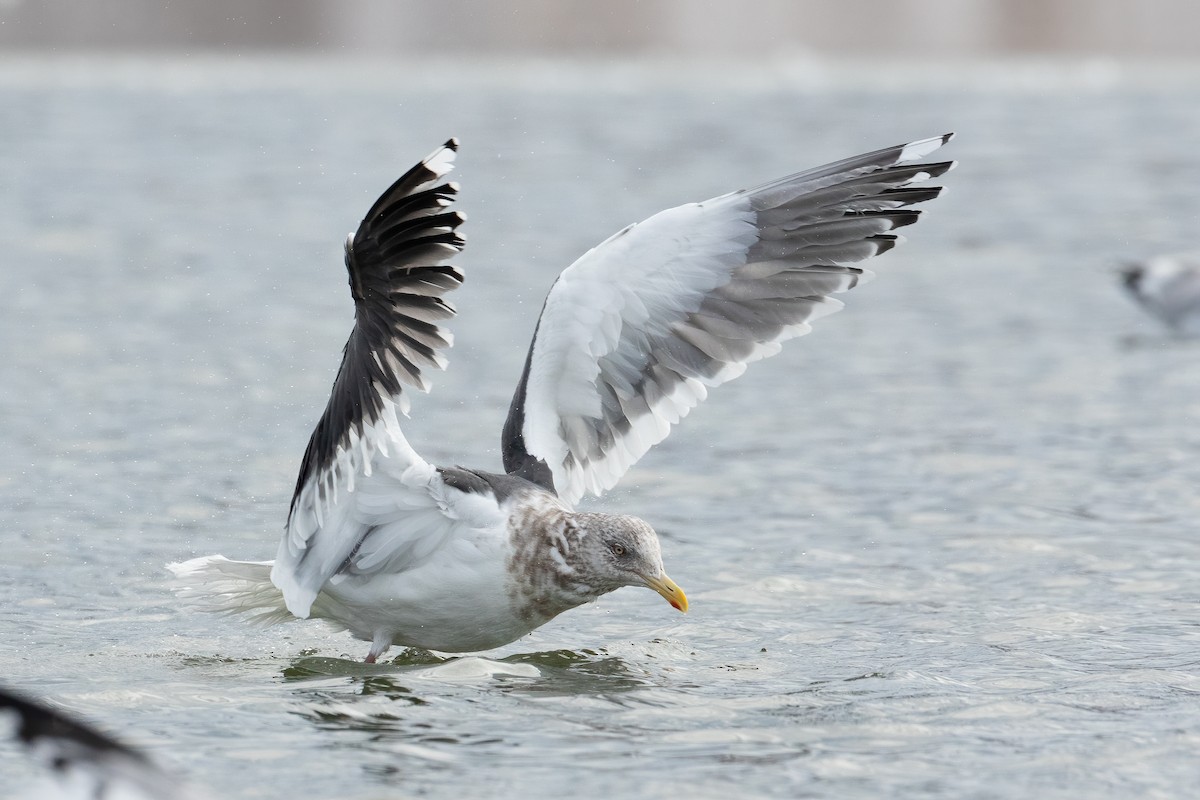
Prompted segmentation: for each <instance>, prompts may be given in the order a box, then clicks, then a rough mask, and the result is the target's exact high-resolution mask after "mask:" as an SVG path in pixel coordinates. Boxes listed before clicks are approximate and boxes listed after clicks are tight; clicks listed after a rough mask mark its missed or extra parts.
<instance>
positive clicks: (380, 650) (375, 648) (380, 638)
mask: <svg viewBox="0 0 1200 800" xmlns="http://www.w3.org/2000/svg"><path fill="white" fill-rule="evenodd" d="M391 646H392V635H391V634H390V633H384V632H383V631H380V632H378V633H376V634H375V639H374V640H373V641H372V642H371V652H369V653H367V657H366V658H365V659H363V661H364V663H367V664H374V663H375V661H376V660H377V659H378V658H379V657H380V656H381V655H383V654H384V653H386V652H387V649H388V648H389V647H391Z"/></svg>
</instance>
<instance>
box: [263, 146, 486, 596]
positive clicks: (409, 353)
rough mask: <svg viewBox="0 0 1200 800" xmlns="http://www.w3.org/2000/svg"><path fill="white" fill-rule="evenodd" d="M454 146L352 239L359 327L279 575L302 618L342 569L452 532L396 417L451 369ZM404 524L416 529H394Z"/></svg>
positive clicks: (308, 456) (386, 196) (297, 500)
mask: <svg viewBox="0 0 1200 800" xmlns="http://www.w3.org/2000/svg"><path fill="white" fill-rule="evenodd" d="M457 149H458V142H457V141H456V140H454V139H451V140H450V141H448V142H446V144H445V145H443V146H442V147H440V148H438V149H437V150H435V151H434V152H433V153H432V154H430V155H429V156H428V157H427V158H426V159H425V160H423V161H422V162H421V163H420V164H417V165H416V166H415V167H413V168H412V169H411V170H409V171H408V172H407V173H405V174H404V175H403V176H402V177H401V178H400V179H399V180H397V181H396V182H395V183H394V184H392V186H391V187H390V188H388V190H387V191H386V192H384V193H383V195H382V196H380V198H379V199H378V200H377V201H376V202H375V204H374V205H373V206H372V207H371V210H370V211H368V212H367V215H366V217H365V218H364V219H363V221H362V224H361V225H359V227H358V230H357V231H356V232H355V233H354V234H352V235H351V236H350V237H349V238H348V239H347V241H346V269H347V270H348V272H349V274H350V293H351V295H352V296H353V298H354V330H353V331H352V332H351V334H350V339H349V340H348V341H347V342H346V347H345V349H344V351H343V353H342V364H341V367H340V369H339V370H338V374H337V378H336V379H335V381H334V384H333V389H332V391H331V392H330V396H329V403H328V405H327V406H326V407H325V413H324V415H323V416H322V417H321V419H320V421H319V422H318V423H317V426H316V429H315V430H314V431H313V433H312V437H311V438H310V439H309V442H308V448H307V449H306V450H305V453H304V459H303V461H302V462H301V465H300V474H299V477H298V478H297V479H296V490H295V493H294V494H293V496H292V504H291V509H290V510H289V512H288V521H287V530H286V532H285V533H284V536H283V540H282V541H281V542H280V545H279V550H278V554H277V557H276V560H275V565H274V568H273V569H272V572H271V580H272V581H274V583H275V585H276V586H278V587H279V588H280V589H281V590H282V591H283V594H284V598H285V599H286V601H287V604H288V609H289V610H290V611H291V612H292V613H293V614H296V615H297V616H300V617H304V616H307V615H308V613H309V609H310V606H311V605H312V602H313V599H314V598H315V597H316V595H317V593H318V592H319V591H320V590H321V587H322V586H323V585H324V583H325V581H326V580H328V579H329V578H330V577H331V576H333V575H334V574H336V573H338V572H339V571H345V570H350V569H354V568H356V566H362V567H363V569H372V568H382V567H383V565H389V566H391V567H397V566H398V565H399V564H400V563H402V562H403V561H404V560H405V558H406V556H413V557H416V555H417V554H419V553H421V552H427V551H428V550H429V549H430V548H435V547H436V546H437V544H438V543H440V541H441V539H442V538H443V537H444V536H445V535H447V532H448V531H449V530H450V529H451V527H452V524H453V520H451V519H449V518H447V517H446V516H445V515H444V514H443V513H442V511H441V510H439V506H438V503H437V498H436V497H434V496H433V495H435V494H437V493H438V492H439V491H440V490H441V489H442V488H443V485H442V483H441V481H440V479H439V476H438V474H437V471H436V470H435V469H434V468H433V467H432V466H430V465H429V464H428V463H426V462H425V460H424V459H422V458H421V457H420V456H419V455H417V453H416V452H415V451H414V450H413V449H412V447H411V446H410V445H409V443H408V441H407V440H406V439H405V438H404V434H403V432H402V431H401V428H400V422H399V417H398V416H397V411H399V412H400V413H401V414H406V413H407V412H408V406H409V391H410V390H411V389H419V390H421V391H428V388H429V386H428V383H427V380H426V375H425V372H424V371H425V370H427V369H429V368H436V369H442V368H444V366H445V363H446V362H445V359H444V357H443V356H442V354H441V352H440V351H441V350H442V349H444V348H447V347H449V346H450V344H451V336H450V334H449V333H448V332H447V331H445V330H443V329H442V328H441V327H440V326H439V325H438V322H439V321H441V320H444V319H447V318H449V317H451V316H453V315H454V307H453V306H452V305H450V304H449V303H448V302H446V301H445V300H443V299H442V295H443V294H444V293H446V292H448V291H450V290H452V289H455V288H456V287H458V286H459V285H460V284H461V283H462V280H463V277H462V273H460V272H459V271H458V269H456V268H455V267H452V266H449V265H445V264H441V263H440V262H441V261H442V259H444V258H446V257H448V256H451V255H454V254H456V253H458V252H460V251H461V250H462V246H463V239H462V237H461V236H460V235H459V234H458V232H457V228H458V226H459V225H460V224H461V223H462V222H463V216H462V215H461V214H459V213H458V212H456V211H450V210H448V206H449V205H450V203H451V202H452V201H453V199H454V196H455V194H457V192H458V187H457V186H456V185H455V184H453V183H448V182H445V181H443V180H442V178H443V177H444V176H445V175H446V173H448V172H449V171H450V170H451V168H452V166H453V161H454V154H455V152H456V150H457ZM401 518H405V519H406V520H407V521H408V522H411V523H412V524H410V525H408V526H407V528H405V526H403V525H402V526H400V528H398V529H397V528H396V526H395V525H394V524H393V523H396V522H398V521H399V520H400V519H401ZM389 524H392V529H390V533H388V534H387V535H384V536H381V535H377V534H378V530H379V529H380V526H386V525H389ZM403 530H408V531H409V533H408V534H407V535H404V534H403V533H402V531H403ZM373 532H374V534H376V535H372V538H371V540H370V543H367V542H366V541H365V540H366V539H367V537H368V534H372V533H373Z"/></svg>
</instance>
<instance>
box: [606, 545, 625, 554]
mask: <svg viewBox="0 0 1200 800" xmlns="http://www.w3.org/2000/svg"><path fill="white" fill-rule="evenodd" d="M608 549H609V550H611V551H612V554H613V555H614V556H623V555H625V545H623V544H621V543H620V542H613V543H612V544H610V545H609V546H608Z"/></svg>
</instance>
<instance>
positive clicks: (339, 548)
mask: <svg viewBox="0 0 1200 800" xmlns="http://www.w3.org/2000/svg"><path fill="white" fill-rule="evenodd" d="M950 136H951V134H946V135H944V136H937V137H934V138H930V139H922V140H920V141H916V142H911V143H908V144H903V145H898V146H896V147H889V148H886V149H883V150H878V151H875V152H872V153H867V154H864V155H859V156H854V157H852V158H848V159H845V160H842V161H838V162H836V163H832V164H828V165H825V166H822V167H818V168H816V169H813V170H809V171H807V172H801V173H797V174H795V175H790V176H788V177H785V178H781V179H779V180H775V181H771V182H769V183H765V184H763V185H761V186H758V187H755V188H752V189H744V190H741V191H736V192H732V193H730V194H725V195H721V196H719V197H715V198H713V199H711V200H707V201H705V202H702V203H691V204H688V205H683V206H679V207H677V208H672V209H668V210H666V211H663V212H661V213H659V214H656V215H654V216H652V217H650V218H649V219H647V220H645V221H644V222H641V223H638V224H636V225H630V226H629V227H627V228H625V229H624V230H622V231H620V232H619V233H617V234H615V235H614V236H612V237H610V238H609V239H607V240H606V241H604V242H603V243H601V244H599V245H597V246H596V247H594V248H593V249H591V250H590V251H588V252H587V253H585V254H584V255H583V256H582V257H581V258H579V260H577V261H576V262H575V263H574V264H572V265H571V266H569V267H567V269H565V270H564V271H563V272H562V274H561V275H559V277H558V280H557V281H556V282H555V283H554V285H553V287H552V288H551V289H550V293H549V295H548V296H547V298H546V302H545V305H544V306H543V309H542V314H541V317H540V319H539V320H538V324H537V328H536V331H535V333H534V337H533V342H532V344H531V345H530V348H529V352H528V356H527V358H526V360H525V367H524V370H523V372H522V375H521V378H520V381H519V383H518V385H517V389H516V393H515V395H514V397H513V400H512V404H511V407H510V409H509V414H508V419H507V421H506V422H505V425H504V430H503V433H502V455H503V463H504V472H489V471H485V470H477V469H468V468H465V467H438V466H434V465H432V464H430V463H428V462H427V461H425V459H423V458H422V457H421V456H420V455H419V454H418V453H417V452H416V451H415V450H414V449H413V448H412V447H411V446H410V444H409V443H408V441H407V440H406V439H405V437H404V433H403V431H402V430H401V425H400V416H401V415H407V413H408V409H409V395H410V390H411V389H419V390H421V391H427V390H428V384H427V371H428V370H429V369H430V368H438V369H441V368H443V367H444V366H445V359H444V357H443V355H442V353H441V351H442V350H443V349H444V348H447V347H449V345H450V343H451V337H450V334H449V333H447V332H446V331H445V330H443V329H442V328H441V327H439V325H438V323H439V322H440V321H442V320H445V319H447V318H449V317H451V316H452V315H453V314H454V309H453V307H452V306H451V305H450V304H449V303H447V302H446V301H445V300H443V299H442V295H443V294H445V293H446V292H448V291H450V290H452V289H454V288H455V287H457V286H458V285H459V284H460V283H461V282H462V280H463V276H462V274H461V273H460V272H459V270H458V269H456V268H455V267H452V266H449V265H445V264H442V263H441V262H442V260H443V259H445V258H447V257H449V256H452V255H454V254H455V253H457V252H459V251H460V250H461V248H462V245H463V239H462V238H461V236H460V235H459V233H458V230H457V229H458V227H459V225H460V224H461V223H462V222H463V219H464V218H463V216H462V215H461V214H459V213H458V212H456V211H452V210H450V209H449V206H450V205H451V203H452V201H453V200H454V197H455V195H456V194H457V191H458V187H457V186H456V185H455V184H454V183H450V182H446V181H444V177H445V175H446V174H447V173H448V172H449V171H450V169H451V167H452V164H453V159H454V155H455V152H456V151H457V149H458V143H457V141H456V140H453V139H451V140H450V141H448V142H447V143H446V144H445V145H444V146H442V147H441V148H439V149H438V150H436V151H434V152H433V153H432V154H431V155H430V156H429V157H428V158H426V159H425V160H424V161H422V162H421V163H420V164H418V165H417V166H415V167H414V168H413V169H411V170H410V171H409V172H408V173H407V174H405V175H404V176H403V177H401V178H400V179H399V180H398V181H396V183H394V184H393V185H392V186H391V187H390V188H389V189H388V190H387V191H386V192H384V193H383V195H382V196H381V197H380V198H379V200H378V201H376V203H375V205H374V206H372V208H371V210H370V211H369V212H368V213H367V215H366V217H365V218H364V219H363V222H362V224H361V225H360V226H359V228H358V231H357V232H356V233H354V234H352V235H351V236H350V237H349V238H348V239H347V241H346V267H347V269H348V271H349V276H350V290H351V294H352V296H353V298H354V304H355V325H354V330H353V331H352V333H351V334H350V339H349V341H348V342H347V343H346V347H345V350H344V354H343V359H342V365H341V368H340V370H339V372H338V375H337V378H336V380H335V382H334V385H333V390H332V392H331V395H330V398H329V403H328V405H327V407H326V409H325V413H324V416H322V418H321V420H320V422H319V423H318V424H317V427H316V429H315V430H314V431H313V434H312V438H311V439H310V441H309V444H308V449H307V450H306V452H305V454H304V459H303V461H302V463H301V466H300V474H299V477H298V479H297V481H296V490H295V494H294V495H293V498H292V503H291V509H290V511H289V513H288V519H287V527H286V530H285V532H284V535H283V539H282V541H281V542H280V544H279V548H278V552H277V555H276V558H275V561H274V562H246V561H231V560H228V559H226V558H224V557H223V556H207V557H203V558H197V559H192V560H191V561H187V562H184V563H180V564H172V565H170V567H171V569H172V571H173V572H174V573H175V574H176V576H177V577H178V579H179V584H180V588H179V590H178V591H179V592H180V594H181V595H182V596H184V597H187V598H191V599H193V600H196V601H197V602H198V603H200V604H201V605H202V606H203V607H204V608H206V609H208V610H211V611H219V612H227V613H239V614H244V615H247V616H249V617H251V618H254V619H257V620H259V621H262V622H278V621H283V620H287V619H291V618H293V617H300V618H320V619H324V620H326V621H328V622H330V623H333V624H334V625H337V626H340V627H342V628H345V629H347V630H349V631H350V632H351V633H352V634H353V635H354V636H356V637H358V638H360V639H363V640H365V641H369V642H371V648H370V652H369V653H368V655H367V659H366V660H367V661H374V660H375V659H377V658H378V657H379V656H381V655H382V654H383V653H384V652H385V651H386V650H387V649H388V648H389V647H390V646H392V645H406V646H415V647H422V648H426V649H430V650H438V651H444V652H473V651H481V650H488V649H491V648H495V647H499V646H501V645H504V644H507V643H509V642H512V641H514V640H516V639H518V638H520V637H521V636H523V635H525V634H527V633H529V632H530V631H532V630H533V629H535V628H537V627H538V626H540V625H542V624H544V623H546V622H548V621H549V620H550V619H552V618H554V617H555V616H557V615H558V614H560V613H562V612H563V611H566V610H568V609H570V608H573V607H575V606H578V605H581V604H583V603H586V602H589V601H592V600H595V599H596V598H598V597H600V596H601V595H604V594H606V593H607V592H610V591H613V590H614V589H617V588H620V587H622V586H643V587H647V588H650V589H653V590H654V591H656V592H658V593H659V594H660V595H662V596H663V597H664V598H666V600H667V601H668V602H669V603H670V604H671V605H672V606H674V607H675V608H677V609H679V610H681V611H686V610H687V607H688V601H687V598H686V596H685V595H684V593H683V591H682V590H681V589H680V588H679V586H678V585H676V584H675V582H674V581H672V580H671V579H670V578H669V577H667V574H666V572H665V571H664V570H663V564H662V556H661V553H660V549H659V542H658V537H657V535H656V534H655V532H654V530H653V529H652V528H651V527H650V526H649V525H648V524H647V523H645V522H644V521H642V520H640V519H638V518H636V517H631V516H623V515H609V514H598V513H586V512H578V511H575V510H574V505H575V504H576V503H577V502H578V501H579V500H580V499H582V498H583V496H584V495H585V494H588V493H590V494H593V495H599V494H601V493H602V492H604V491H605V490H607V489H609V488H611V487H612V486H613V485H615V484H616V483H617V481H618V480H619V479H620V478H621V476H622V475H624V474H625V472H626V470H628V469H629V467H630V466H632V465H633V464H634V463H635V462H636V461H637V460H638V459H639V458H641V457H642V456H643V455H644V454H645V453H646V451H647V450H649V449H650V448H651V447H652V446H654V445H655V444H657V443H658V442H660V441H662V440H663V439H664V438H665V437H666V436H667V434H668V433H669V432H670V430H671V427H672V426H673V425H675V424H676V423H678V422H679V421H680V420H681V419H682V418H683V417H684V416H686V415H687V413H688V412H689V411H690V410H691V409H692V408H693V407H694V406H695V405H696V404H698V403H699V402H700V401H702V400H703V399H704V398H705V396H706V395H707V394H708V390H709V389H711V388H712V387H715V386H719V385H720V384H722V383H725V382H726V381H729V380H732V379H733V378H736V377H737V376H738V375H741V374H742V373H743V372H744V371H745V369H746V366H747V365H748V364H749V363H750V362H753V361H757V360H759V359H762V358H765V357H767V356H770V355H774V354H775V353H777V352H779V350H780V347H781V344H780V343H781V342H783V341H784V340H786V339H791V338H793V337H796V336H801V335H803V334H805V333H808V332H809V330H810V323H811V322H812V321H813V320H816V319H818V318H820V317H823V316H826V315H828V314H831V313H833V312H835V311H837V310H838V309H840V308H841V307H842V303H841V302H840V301H838V300H836V299H834V298H833V297H831V296H830V295H833V294H837V293H840V292H844V291H847V290H848V289H851V288H853V287H854V286H856V285H858V284H859V283H862V282H863V281H864V280H866V279H867V278H869V277H871V273H869V272H868V271H866V270H863V269H861V268H859V267H856V266H850V265H851V264H854V263H857V262H860V261H863V260H865V259H867V258H870V257H872V256H875V255H878V254H879V253H882V252H884V251H886V250H890V249H891V248H892V247H894V246H895V245H896V244H897V243H898V242H899V241H900V237H898V236H897V235H895V234H893V233H890V231H892V230H894V229H895V228H899V227H902V226H905V225H910V224H912V223H914V222H916V221H917V219H918V217H919V215H920V213H921V212H920V211H917V210H915V209H913V208H911V206H912V205H914V204H916V203H921V202H924V201H927V200H931V199H933V198H935V197H937V196H938V194H939V193H940V191H941V187H939V186H928V185H925V182H926V181H927V180H929V179H930V178H935V177H937V176H940V175H942V174H943V173H945V172H947V171H948V170H949V169H950V168H951V167H952V166H953V162H937V163H913V162H918V161H919V159H921V158H924V157H925V156H927V155H929V154H930V153H932V152H933V151H935V150H937V149H938V148H939V147H941V146H942V145H943V144H945V143H946V142H947V141H949V139H950Z"/></svg>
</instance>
